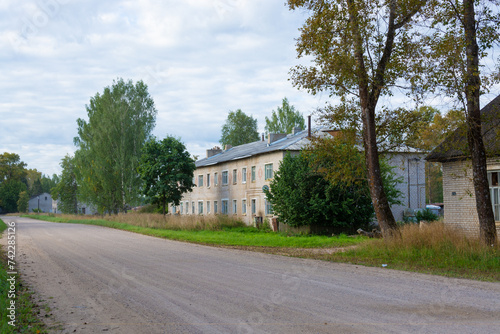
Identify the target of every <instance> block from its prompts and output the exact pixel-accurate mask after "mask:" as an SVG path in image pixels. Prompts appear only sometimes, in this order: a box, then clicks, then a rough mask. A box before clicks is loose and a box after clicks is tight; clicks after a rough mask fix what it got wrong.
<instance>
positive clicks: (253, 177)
mask: <svg viewBox="0 0 500 334" xmlns="http://www.w3.org/2000/svg"><path fill="white" fill-rule="evenodd" d="M252 182H255V166H252Z"/></svg>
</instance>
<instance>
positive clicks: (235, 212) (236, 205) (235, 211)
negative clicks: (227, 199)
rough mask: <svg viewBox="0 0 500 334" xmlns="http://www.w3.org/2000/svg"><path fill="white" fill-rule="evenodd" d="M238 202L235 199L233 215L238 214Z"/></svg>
mask: <svg viewBox="0 0 500 334" xmlns="http://www.w3.org/2000/svg"><path fill="white" fill-rule="evenodd" d="M237 203H238V201H237V200H235V199H233V214H237V213H238V204H237Z"/></svg>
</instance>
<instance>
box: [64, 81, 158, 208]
mask: <svg viewBox="0 0 500 334" xmlns="http://www.w3.org/2000/svg"><path fill="white" fill-rule="evenodd" d="M86 109H87V114H88V120H84V119H78V120H77V123H78V137H76V138H75V140H74V142H75V145H76V146H78V150H77V151H76V153H75V163H76V165H77V169H78V173H77V175H79V185H80V186H81V188H82V189H81V194H82V199H83V200H84V201H86V202H88V203H92V204H94V205H96V206H97V207H98V210H100V211H101V212H103V211H107V212H109V213H111V212H114V213H118V212H119V211H123V212H125V211H126V209H127V206H128V205H134V204H136V203H137V202H138V199H139V194H140V189H141V185H142V181H141V178H140V176H139V174H138V172H137V167H138V165H139V159H140V156H141V149H142V147H143V146H144V143H145V142H146V141H147V140H148V139H149V137H150V135H151V132H152V130H153V128H154V125H155V121H156V113H157V111H156V108H155V106H154V101H153V99H152V98H151V96H150V95H149V93H148V88H147V85H146V84H144V83H143V82H142V81H138V82H137V83H135V84H134V83H133V82H132V81H131V80H129V81H124V80H123V79H118V80H116V81H114V82H113V85H111V86H110V87H109V86H108V87H106V88H104V92H103V93H102V94H99V93H97V94H96V95H95V96H94V97H92V98H91V99H90V104H89V105H87V106H86Z"/></svg>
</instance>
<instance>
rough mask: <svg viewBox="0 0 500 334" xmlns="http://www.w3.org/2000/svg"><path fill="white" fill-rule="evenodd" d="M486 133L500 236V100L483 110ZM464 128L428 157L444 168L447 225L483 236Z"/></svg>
mask: <svg viewBox="0 0 500 334" xmlns="http://www.w3.org/2000/svg"><path fill="white" fill-rule="evenodd" d="M481 115H482V131H483V140H484V144H485V148H486V153H487V155H488V157H489V158H488V160H487V169H488V181H489V184H490V194H491V197H492V204H493V211H494V214H495V221H496V227H497V231H499V233H500V183H499V182H500V96H498V97H496V98H495V99H493V100H492V101H491V102H490V103H488V104H487V105H486V106H485V107H484V108H483V109H481ZM466 148H467V144H466V137H465V131H464V128H459V129H457V130H456V131H455V132H454V133H453V134H452V135H451V136H449V137H448V138H446V140H445V141H443V143H441V144H440V145H439V146H438V147H436V148H435V149H434V150H433V151H432V152H431V153H430V154H429V155H428V156H427V158H426V159H427V160H428V161H434V162H441V163H442V166H443V200H444V221H445V223H446V224H450V225H453V226H456V227H458V228H460V229H462V230H464V231H466V232H467V233H468V234H470V235H476V236H478V235H479V218H478V214H477V210H476V197H475V193H474V185H473V175H472V165H471V161H470V159H469V155H468V153H466V150H467V149H466Z"/></svg>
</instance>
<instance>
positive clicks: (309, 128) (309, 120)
mask: <svg viewBox="0 0 500 334" xmlns="http://www.w3.org/2000/svg"><path fill="white" fill-rule="evenodd" d="M307 138H311V115H309V116H307Z"/></svg>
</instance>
